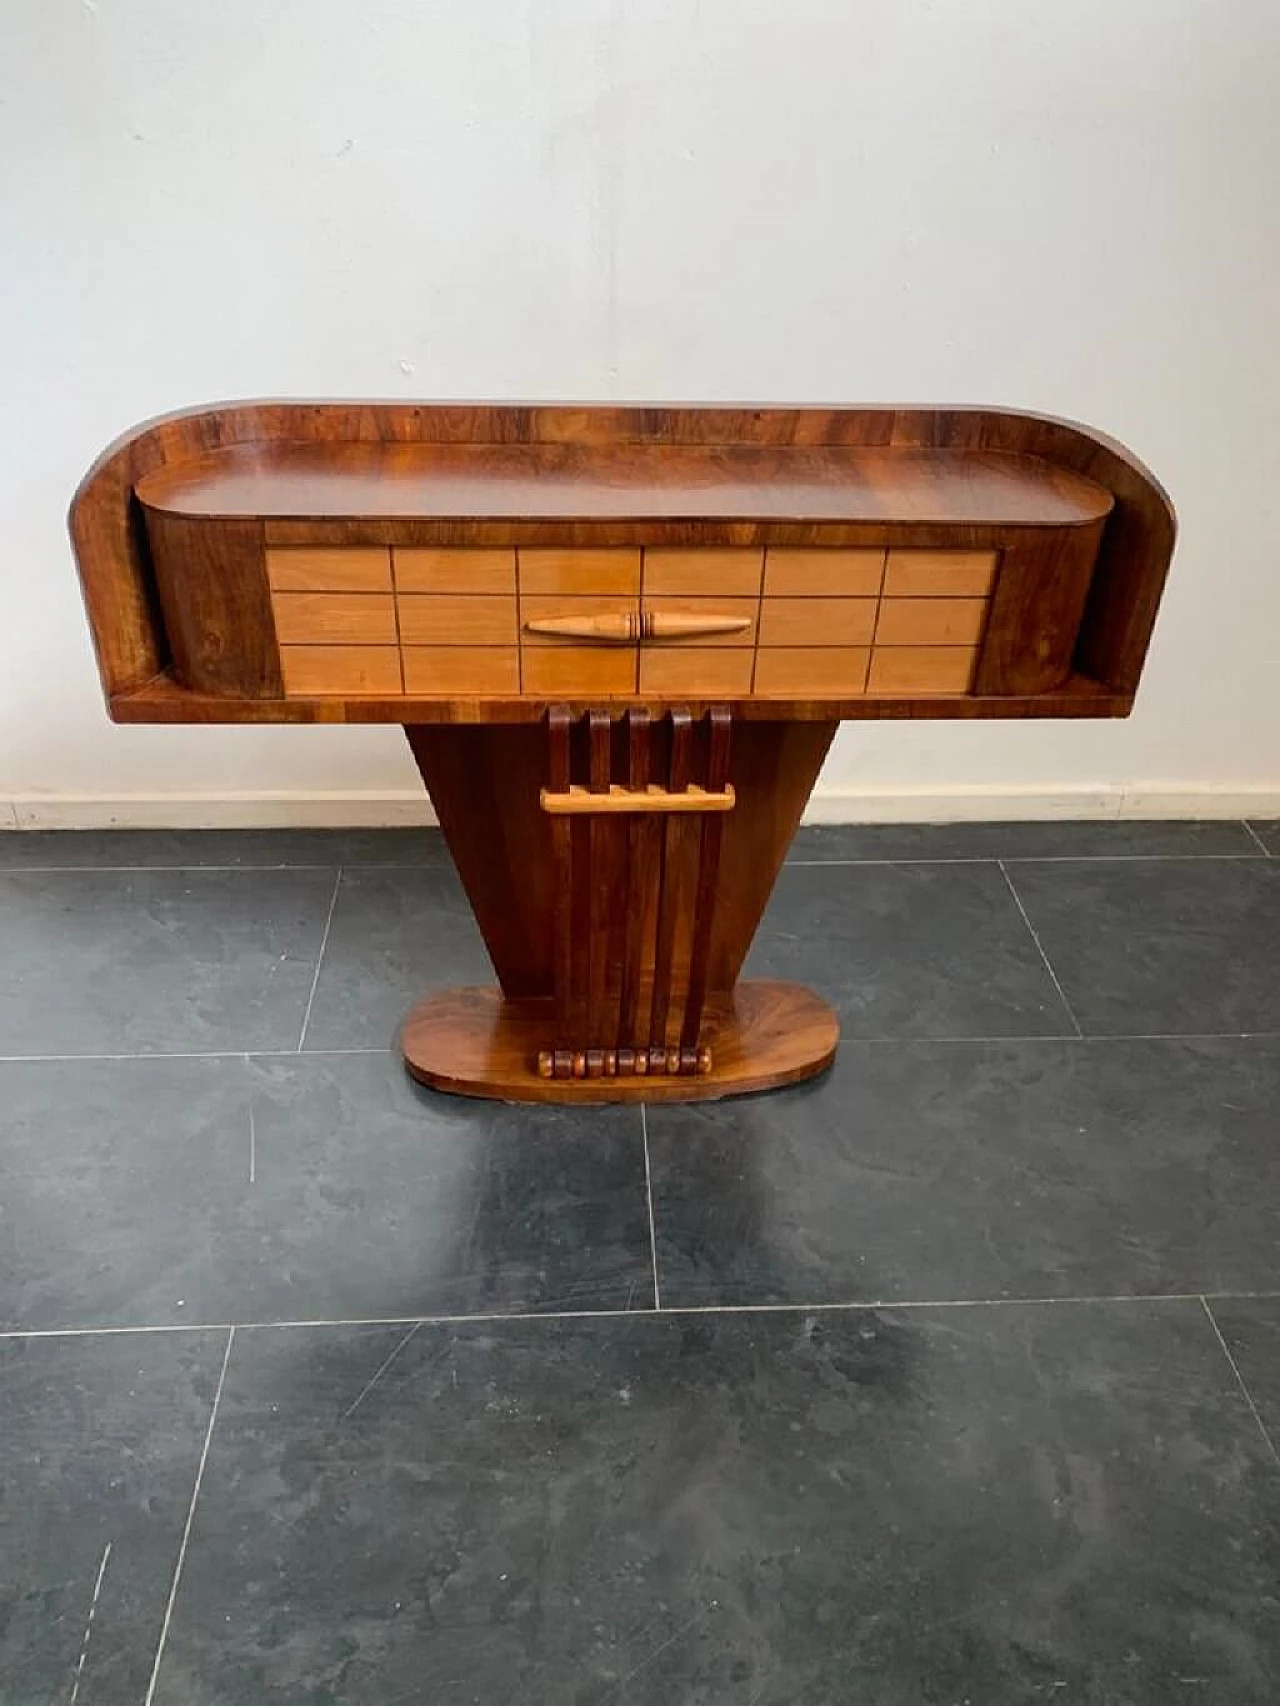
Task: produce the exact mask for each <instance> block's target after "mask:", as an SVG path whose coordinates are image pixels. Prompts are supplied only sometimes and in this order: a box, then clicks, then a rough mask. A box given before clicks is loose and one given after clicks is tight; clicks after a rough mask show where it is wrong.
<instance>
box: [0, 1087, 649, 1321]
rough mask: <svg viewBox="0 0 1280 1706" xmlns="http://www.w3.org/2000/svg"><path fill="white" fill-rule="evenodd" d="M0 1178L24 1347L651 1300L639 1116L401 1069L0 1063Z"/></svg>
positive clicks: (0, 1268) (8, 1288)
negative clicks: (234, 1327)
mask: <svg viewBox="0 0 1280 1706" xmlns="http://www.w3.org/2000/svg"><path fill="white" fill-rule="evenodd" d="M0 1173H2V1174H3V1177H4V1186H3V1209H2V1210H0V1320H3V1321H4V1323H5V1324H6V1325H7V1326H9V1327H11V1328H12V1327H21V1328H28V1329H30V1328H47V1327H65V1326H76V1327H86V1326H137V1325H155V1324H163V1323H170V1322H178V1323H181V1322H184V1321H192V1322H230V1321H262V1320H267V1321H280V1320H295V1319H305V1320H332V1319H344V1320H345V1319H351V1318H357V1319H367V1318H369V1317H376V1318H385V1317H388V1316H390V1317H398V1316H402V1315H415V1314H455V1313H470V1312H472V1311H492V1310H498V1309H503V1310H523V1309H545V1308H557V1309H579V1308H616V1309H625V1308H648V1307H651V1305H652V1302H653V1280H652V1255H651V1249H650V1242H649V1227H648V1217H647V1210H646V1198H645V1178H644V1145H643V1138H642V1136H641V1125H640V1113H639V1110H638V1109H637V1108H599V1109H587V1108H556V1107H546V1108H539V1109H518V1108H513V1107H508V1106H504V1105H502V1104H501V1103H493V1102H475V1101H467V1100H463V1099H459V1098H451V1097H445V1096H438V1095H435V1094H433V1093H431V1092H428V1091H425V1090H420V1089H418V1088H417V1087H416V1086H415V1085H413V1084H412V1083H411V1081H410V1080H409V1079H408V1077H407V1075H406V1074H405V1072H404V1069H403V1067H402V1066H401V1064H400V1063H399V1061H398V1060H395V1059H393V1058H392V1057H391V1056H390V1055H351V1056H341V1057H339V1056H319V1055H317V1056H310V1057H308V1056H301V1057H298V1056H292V1057H288V1058H283V1057H279V1058H271V1059H266V1060H256V1061H253V1062H250V1063H249V1064H248V1065H246V1064H245V1062H244V1061H242V1060H240V1059H238V1058H227V1059H220V1060H127V1061H92V1062H84V1063H81V1064H79V1065H77V1066H76V1067H75V1069H74V1071H68V1069H67V1068H66V1067H65V1066H64V1065H61V1064H54V1063H45V1062H22V1063H9V1064H7V1065H0ZM251 1175H252V1176H251Z"/></svg>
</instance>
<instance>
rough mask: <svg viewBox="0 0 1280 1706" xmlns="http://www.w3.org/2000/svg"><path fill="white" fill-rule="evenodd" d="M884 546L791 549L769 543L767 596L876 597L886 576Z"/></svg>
mask: <svg viewBox="0 0 1280 1706" xmlns="http://www.w3.org/2000/svg"><path fill="white" fill-rule="evenodd" d="M884 557H885V554H884V552H883V550H879V551H841V550H837V549H834V548H828V549H826V550H804V549H799V550H796V549H788V548H787V547H786V546H785V545H770V547H769V549H768V550H767V551H766V552H765V554H764V593H765V597H766V598H769V597H774V596H778V597H792V598H815V597H816V598H822V597H832V598H834V597H845V598H875V597H877V596H878V595H879V592H880V582H881V580H882V578H883V576H884Z"/></svg>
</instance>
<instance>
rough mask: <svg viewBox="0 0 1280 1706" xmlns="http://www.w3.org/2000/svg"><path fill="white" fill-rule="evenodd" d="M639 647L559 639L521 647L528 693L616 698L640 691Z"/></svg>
mask: <svg viewBox="0 0 1280 1706" xmlns="http://www.w3.org/2000/svg"><path fill="white" fill-rule="evenodd" d="M638 650H639V648H638V647H637V646H621V645H613V646H591V645H573V644H572V643H569V644H561V643H559V642H557V641H555V640H550V641H547V642H546V643H545V644H540V645H525V646H522V647H521V666H520V667H521V670H522V673H523V685H524V691H525V692H526V693H536V694H538V695H539V696H540V697H543V698H555V697H560V696H563V697H566V698H571V699H574V698H585V697H590V696H591V695H592V694H601V695H603V696H604V697H606V698H612V697H614V696H615V695H617V694H621V693H634V692H635V691H636V654H637V652H638Z"/></svg>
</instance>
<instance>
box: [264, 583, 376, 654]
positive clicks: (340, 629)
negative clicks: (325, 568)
mask: <svg viewBox="0 0 1280 1706" xmlns="http://www.w3.org/2000/svg"><path fill="white" fill-rule="evenodd" d="M271 613H272V615H273V617H274V618H275V624H276V639H277V640H278V641H279V642H280V644H281V645H282V646H293V645H307V644H309V643H310V644H315V645H325V644H328V645H335V646H336V645H367V646H394V645H395V643H396V606H395V600H394V599H393V598H392V597H391V595H390V593H377V592H277V593H276V594H275V595H274V596H273V598H272V600H271Z"/></svg>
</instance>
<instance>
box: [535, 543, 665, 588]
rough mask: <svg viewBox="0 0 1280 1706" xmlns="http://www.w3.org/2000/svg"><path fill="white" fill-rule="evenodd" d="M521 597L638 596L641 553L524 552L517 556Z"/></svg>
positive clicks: (583, 551)
mask: <svg viewBox="0 0 1280 1706" xmlns="http://www.w3.org/2000/svg"><path fill="white" fill-rule="evenodd" d="M516 557H517V566H518V572H519V577H520V595H521V597H522V598H523V597H524V596H525V595H526V594H527V593H537V594H542V593H592V594H595V595H599V594H601V593H618V592H621V593H639V591H640V552H639V551H638V550H626V549H618V548H613V549H609V550H600V551H591V550H545V549H539V550H532V549H530V550H526V549H521V550H520V551H518V552H517V553H516Z"/></svg>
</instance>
